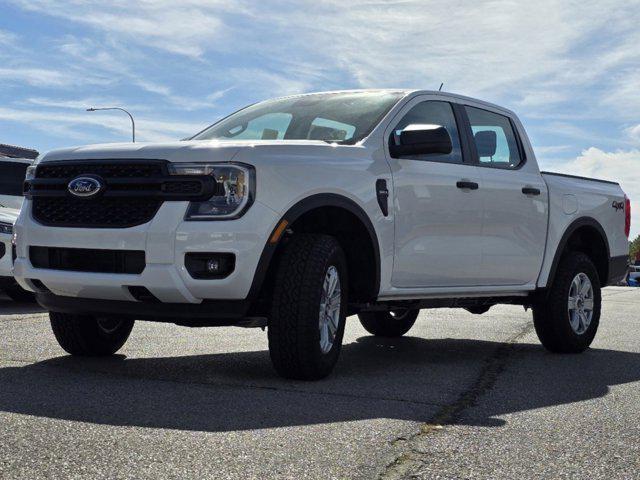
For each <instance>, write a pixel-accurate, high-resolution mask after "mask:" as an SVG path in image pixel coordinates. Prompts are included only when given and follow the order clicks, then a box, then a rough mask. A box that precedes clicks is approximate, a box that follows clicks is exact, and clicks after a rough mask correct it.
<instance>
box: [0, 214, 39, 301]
mask: <svg viewBox="0 0 640 480" xmlns="http://www.w3.org/2000/svg"><path fill="white" fill-rule="evenodd" d="M19 213H20V210H16V209H13V208H5V207H2V208H0V290H2V291H4V293H6V294H7V295H8V296H9V297H10V298H11V299H13V300H15V301H16V302H26V301H33V294H32V293H31V292H28V291H26V290H24V289H23V288H22V287H20V285H18V284H17V283H16V281H15V280H14V278H13V248H12V243H11V240H12V237H13V224H14V223H15V221H16V219H17V218H18V214H19Z"/></svg>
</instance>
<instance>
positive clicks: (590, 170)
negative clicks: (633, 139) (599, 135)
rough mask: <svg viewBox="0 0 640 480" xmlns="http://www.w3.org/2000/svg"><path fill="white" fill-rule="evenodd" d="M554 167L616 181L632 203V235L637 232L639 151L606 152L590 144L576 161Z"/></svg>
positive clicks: (639, 227)
mask: <svg viewBox="0 0 640 480" xmlns="http://www.w3.org/2000/svg"><path fill="white" fill-rule="evenodd" d="M554 170H556V171H560V172H564V173H568V174H573V175H581V176H586V177H595V178H601V179H603V180H611V181H614V182H619V183H620V186H621V187H622V189H623V190H624V191H625V193H626V194H627V196H628V197H629V198H630V199H631V202H632V208H631V214H632V219H631V232H632V237H635V235H638V234H639V233H640V150H637V149H634V150H618V151H615V152H605V151H602V150H600V149H599V148H595V147H591V148H588V149H586V150H584V151H583V152H582V154H581V155H580V156H579V157H578V158H576V159H575V160H573V161H571V162H568V163H565V164H564V165H560V166H556V168H555V169H554Z"/></svg>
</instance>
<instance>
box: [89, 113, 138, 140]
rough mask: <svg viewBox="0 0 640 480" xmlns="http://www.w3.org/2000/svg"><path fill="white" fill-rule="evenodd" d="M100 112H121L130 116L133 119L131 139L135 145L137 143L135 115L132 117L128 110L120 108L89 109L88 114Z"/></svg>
mask: <svg viewBox="0 0 640 480" xmlns="http://www.w3.org/2000/svg"><path fill="white" fill-rule="evenodd" d="M98 110H120V111H123V112H124V113H126V114H127V115H129V118H130V119H131V138H132V140H133V143H136V122H134V120H133V115H131V114H130V113H129V112H128V111H127V110H125V109H124V108H120V107H101V108H87V112H96V111H98Z"/></svg>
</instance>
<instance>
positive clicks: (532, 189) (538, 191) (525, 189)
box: [522, 187, 540, 195]
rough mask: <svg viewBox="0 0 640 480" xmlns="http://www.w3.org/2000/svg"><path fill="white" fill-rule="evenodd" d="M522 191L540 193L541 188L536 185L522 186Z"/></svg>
mask: <svg viewBox="0 0 640 480" xmlns="http://www.w3.org/2000/svg"><path fill="white" fill-rule="evenodd" d="M522 193H524V194H525V195H540V189H539V188H534V187H522Z"/></svg>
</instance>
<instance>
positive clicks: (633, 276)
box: [627, 265, 640, 287]
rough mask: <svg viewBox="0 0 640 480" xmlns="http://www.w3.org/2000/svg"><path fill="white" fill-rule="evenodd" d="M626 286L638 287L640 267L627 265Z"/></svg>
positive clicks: (639, 284) (639, 285)
mask: <svg viewBox="0 0 640 480" xmlns="http://www.w3.org/2000/svg"><path fill="white" fill-rule="evenodd" d="M627 285H629V286H630V287H640V265H629V275H628V277H627Z"/></svg>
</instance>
